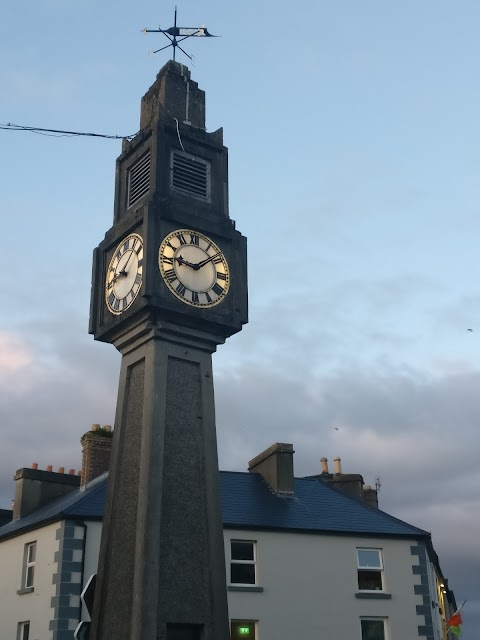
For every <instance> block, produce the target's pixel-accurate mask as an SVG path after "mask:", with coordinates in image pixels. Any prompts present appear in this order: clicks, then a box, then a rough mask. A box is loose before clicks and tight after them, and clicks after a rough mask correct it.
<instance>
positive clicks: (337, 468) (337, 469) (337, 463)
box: [333, 457, 342, 475]
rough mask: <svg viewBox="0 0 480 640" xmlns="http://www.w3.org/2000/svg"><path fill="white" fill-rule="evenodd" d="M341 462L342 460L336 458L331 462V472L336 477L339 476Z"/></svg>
mask: <svg viewBox="0 0 480 640" xmlns="http://www.w3.org/2000/svg"><path fill="white" fill-rule="evenodd" d="M341 462H342V459H341V458H338V457H337V458H335V459H334V460H333V472H334V473H336V474H338V475H341V473H342V465H341Z"/></svg>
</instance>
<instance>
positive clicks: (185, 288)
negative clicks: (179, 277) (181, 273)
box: [175, 282, 187, 296]
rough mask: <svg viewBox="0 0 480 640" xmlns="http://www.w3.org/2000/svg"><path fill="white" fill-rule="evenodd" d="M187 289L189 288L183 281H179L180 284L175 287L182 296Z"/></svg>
mask: <svg viewBox="0 0 480 640" xmlns="http://www.w3.org/2000/svg"><path fill="white" fill-rule="evenodd" d="M186 290H187V287H186V286H185V285H184V284H182V283H181V282H179V283H178V285H177V286H176V287H175V291H176V292H177V293H178V294H179V295H181V296H184V295H185V291H186Z"/></svg>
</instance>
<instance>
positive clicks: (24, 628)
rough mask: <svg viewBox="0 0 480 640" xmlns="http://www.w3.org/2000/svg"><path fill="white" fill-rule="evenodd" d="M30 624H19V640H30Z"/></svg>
mask: <svg viewBox="0 0 480 640" xmlns="http://www.w3.org/2000/svg"><path fill="white" fill-rule="evenodd" d="M29 638H30V622H19V623H18V627H17V640H29Z"/></svg>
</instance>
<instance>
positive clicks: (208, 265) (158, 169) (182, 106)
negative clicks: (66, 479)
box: [90, 61, 247, 640]
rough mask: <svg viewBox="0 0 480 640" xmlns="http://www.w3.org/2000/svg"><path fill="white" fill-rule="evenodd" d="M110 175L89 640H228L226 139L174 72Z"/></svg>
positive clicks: (232, 260)
mask: <svg viewBox="0 0 480 640" xmlns="http://www.w3.org/2000/svg"><path fill="white" fill-rule="evenodd" d="M140 126H141V130H140V133H139V134H138V135H137V136H136V137H135V138H134V139H133V140H132V141H130V142H128V141H124V143H123V149H122V154H121V156H120V157H119V158H118V160H117V172H116V186H115V210H114V223H113V226H112V228H111V229H110V230H109V231H107V233H106V234H105V239H104V240H103V241H102V242H101V243H100V245H99V246H98V248H97V249H95V251H94V260H93V276H92V299H91V311H90V333H92V334H93V335H94V336H95V339H97V340H102V341H104V342H110V343H112V344H114V345H115V347H116V348H117V349H118V350H119V351H120V353H121V354H122V365H121V372H120V383H119V391H118V402H117V411H116V418H115V431H114V441H113V452H112V463H111V470H110V477H109V488H108V496H107V507H106V512H105V519H104V527H103V533H102V542H101V549H100V560H99V568H98V577H97V587H96V594H95V605H94V615H93V622H92V630H91V636H90V637H91V640H111V639H113V638H115V640H164V639H165V640H227V639H228V638H229V637H230V635H229V623H228V609H227V595H226V582H225V559H224V549H223V528H222V520H221V511H220V494H219V479H218V461H217V442H216V431H215V410H214V397H213V378H212V353H213V352H214V351H215V350H216V347H217V345H218V344H222V343H223V342H224V341H225V339H226V338H227V337H228V336H230V335H232V334H234V333H236V332H237V331H240V330H241V328H242V326H243V324H245V323H246V322H247V275H246V239H245V238H244V237H243V236H242V235H241V234H240V233H239V232H238V231H236V230H235V223H234V222H233V220H231V219H230V217H229V214H228V173H227V172H228V164H227V149H226V148H225V147H224V146H223V133H222V130H221V129H219V130H218V131H215V132H213V133H207V132H206V130H205V94H204V92H203V91H201V90H200V89H199V88H198V85H197V83H195V82H193V81H192V80H191V79H190V72H189V71H188V69H187V68H186V67H185V66H183V65H181V64H179V63H176V62H173V61H170V62H168V63H167V64H166V65H165V66H164V67H163V68H162V69H161V71H160V73H159V74H158V76H157V79H156V81H155V83H154V84H153V86H152V87H151V88H150V89H149V90H148V92H147V93H146V94H145V95H144V97H143V99H142V106H141V120H140Z"/></svg>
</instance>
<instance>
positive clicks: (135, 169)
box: [127, 149, 150, 207]
mask: <svg viewBox="0 0 480 640" xmlns="http://www.w3.org/2000/svg"><path fill="white" fill-rule="evenodd" d="M149 188H150V149H149V150H148V151H147V153H145V154H144V155H143V156H142V157H141V158H140V159H139V160H137V162H136V163H135V164H134V165H132V166H131V167H130V169H129V170H128V204H127V207H131V206H132V205H133V204H135V203H136V202H138V201H139V200H140V198H141V197H142V196H144V195H145V194H146V193H148V190H149Z"/></svg>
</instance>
